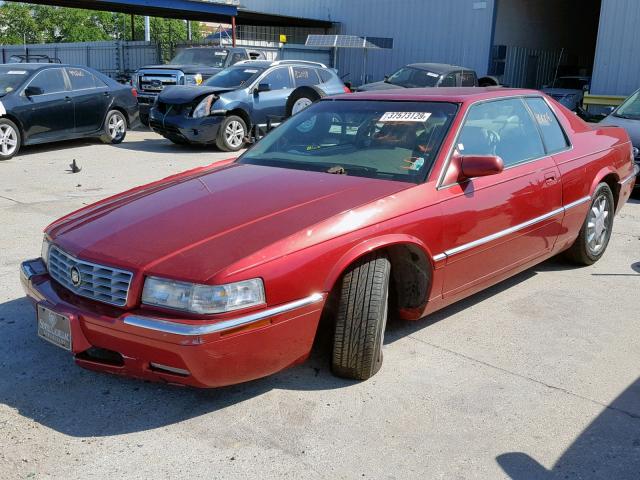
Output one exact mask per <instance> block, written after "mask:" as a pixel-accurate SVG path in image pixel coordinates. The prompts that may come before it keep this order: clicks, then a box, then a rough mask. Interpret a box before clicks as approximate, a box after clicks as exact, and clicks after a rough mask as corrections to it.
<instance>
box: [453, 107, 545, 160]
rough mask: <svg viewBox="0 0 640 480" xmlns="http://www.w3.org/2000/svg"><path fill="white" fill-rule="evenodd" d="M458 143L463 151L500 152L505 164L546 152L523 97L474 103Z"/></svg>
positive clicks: (480, 153) (458, 147) (475, 153)
mask: <svg viewBox="0 0 640 480" xmlns="http://www.w3.org/2000/svg"><path fill="white" fill-rule="evenodd" d="M456 147H457V149H458V151H459V152H460V153H461V154H462V155H498V156H499V157H501V158H502V160H503V161H504V165H505V167H508V166H510V165H515V164H517V163H520V162H524V161H526V160H531V159H534V158H538V157H542V156H544V155H545V151H544V147H543V145H542V139H541V138H540V134H539V133H538V128H537V127H536V124H535V123H534V121H533V119H532V118H531V115H530V114H529V111H528V110H527V108H526V107H525V105H524V103H523V102H522V100H520V99H519V98H512V99H507V100H496V101H492V102H485V103H480V104H478V105H473V106H472V107H471V108H470V109H469V113H468V115H467V119H466V120H465V123H464V127H463V128H462V131H461V132H460V137H459V138H458V143H457V145H456Z"/></svg>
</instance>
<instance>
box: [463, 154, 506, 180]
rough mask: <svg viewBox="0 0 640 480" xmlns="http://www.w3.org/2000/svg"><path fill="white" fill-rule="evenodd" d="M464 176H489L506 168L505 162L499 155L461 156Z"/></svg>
mask: <svg viewBox="0 0 640 480" xmlns="http://www.w3.org/2000/svg"><path fill="white" fill-rule="evenodd" d="M460 167H461V168H460V173H461V177H463V178H467V179H468V178H475V177H487V176H489V175H497V174H498V173H500V172H502V171H503V170H504V162H503V161H502V158H500V157H499V156H497V155H463V156H461V157H460Z"/></svg>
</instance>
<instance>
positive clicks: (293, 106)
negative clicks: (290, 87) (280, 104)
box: [286, 86, 326, 117]
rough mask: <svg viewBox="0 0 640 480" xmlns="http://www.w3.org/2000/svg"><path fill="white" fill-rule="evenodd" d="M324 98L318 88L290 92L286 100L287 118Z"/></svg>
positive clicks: (305, 88)
mask: <svg viewBox="0 0 640 480" xmlns="http://www.w3.org/2000/svg"><path fill="white" fill-rule="evenodd" d="M325 96H326V95H325V93H324V92H323V91H322V90H320V89H319V88H318V87H314V86H310V87H299V88H296V89H295V90H294V91H293V92H291V95H289V98H288V99H287V106H286V112H287V117H291V116H292V115H295V114H296V113H298V112H301V111H302V110H304V109H305V108H307V107H308V106H309V105H311V104H312V103H315V102H317V101H318V100H320V99H321V98H323V97H325Z"/></svg>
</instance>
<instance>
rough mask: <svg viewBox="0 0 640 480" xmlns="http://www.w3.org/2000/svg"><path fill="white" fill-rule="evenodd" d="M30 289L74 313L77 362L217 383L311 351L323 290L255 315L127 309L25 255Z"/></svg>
mask: <svg viewBox="0 0 640 480" xmlns="http://www.w3.org/2000/svg"><path fill="white" fill-rule="evenodd" d="M20 279H21V282H22V285H23V288H24V290H25V292H26V294H27V296H28V297H29V298H30V299H31V300H32V301H33V302H34V304H40V305H42V306H44V307H46V308H48V309H50V310H53V311H54V312H56V313H59V314H61V315H64V316H67V317H68V318H69V319H70V324H71V333H72V353H73V355H74V358H75V361H76V363H77V364H78V365H80V366H82V367H85V368H89V369H91V370H97V371H101V372H107V373H113V374H117V375H123V376H130V377H135V378H141V379H145V380H151V381H160V382H166V383H172V384H180V385H189V386H194V387H220V386H224V385H231V384H235V383H241V382H245V381H249V380H253V379H256V378H260V377H264V376H267V375H270V374H272V373H275V372H278V371H280V370H282V369H284V368H287V367H289V366H291V365H295V364H297V363H300V362H302V361H304V360H305V359H306V358H307V357H308V355H309V352H310V351H311V346H312V344H313V339H314V337H315V333H316V329H317V326H318V322H319V320H320V315H321V312H322V308H323V304H324V300H325V295H323V294H315V295H310V296H309V297H307V298H305V299H300V300H298V301H295V302H291V303H288V304H284V305H279V306H276V307H273V308H269V309H265V310H258V311H255V312H252V313H250V314H245V315H240V316H235V317H229V316H225V317H224V318H223V319H217V320H211V321H203V320H193V319H185V318H179V317H175V318H168V317H160V316H157V315H149V312H145V311H142V310H139V311H124V310H119V309H113V308H109V307H107V306H105V305H102V304H99V303H96V302H92V301H88V300H86V299H81V298H79V297H75V296H74V295H72V294H71V293H70V292H68V291H67V290H65V289H64V288H63V287H60V286H59V285H58V284H57V283H55V282H54V281H52V280H51V278H50V276H49V275H48V273H47V272H46V267H45V266H44V264H43V263H42V260H41V259H35V260H29V261H26V262H24V263H23V264H22V265H21V268H20Z"/></svg>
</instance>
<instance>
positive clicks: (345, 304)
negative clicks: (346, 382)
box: [332, 252, 391, 380]
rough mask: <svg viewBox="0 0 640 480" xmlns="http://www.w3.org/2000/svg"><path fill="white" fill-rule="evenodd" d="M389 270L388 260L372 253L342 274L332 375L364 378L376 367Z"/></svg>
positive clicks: (385, 316) (383, 256) (380, 349)
mask: <svg viewBox="0 0 640 480" xmlns="http://www.w3.org/2000/svg"><path fill="white" fill-rule="evenodd" d="M390 272H391V263H390V262H389V259H388V258H387V257H386V256H385V255H383V254H381V253H376V252H374V253H371V254H369V255H367V256H365V257H363V258H362V259H360V260H358V261H357V262H356V263H355V264H354V265H352V266H351V267H350V268H349V270H347V272H346V273H345V274H344V276H343V278H342V283H341V285H340V288H341V290H340V296H339V300H338V302H339V303H338V314H337V317H336V325H335V332H334V338H333V358H332V370H333V373H334V374H335V375H337V376H339V377H345V378H352V379H355V380H366V379H368V378H370V377H372V376H373V375H374V374H375V373H376V372H377V371H378V370H380V367H381V365H382V343H383V340H384V329H385V327H386V324H387V315H388V308H389V307H388V306H389V276H390Z"/></svg>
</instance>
